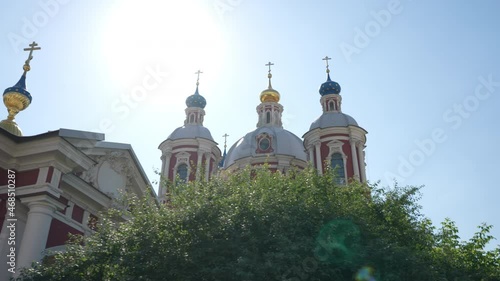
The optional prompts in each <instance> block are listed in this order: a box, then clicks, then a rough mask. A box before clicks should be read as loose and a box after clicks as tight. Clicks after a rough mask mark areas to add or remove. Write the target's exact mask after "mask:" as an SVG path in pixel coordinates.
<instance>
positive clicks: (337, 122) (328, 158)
mask: <svg viewBox="0 0 500 281" xmlns="http://www.w3.org/2000/svg"><path fill="white" fill-rule="evenodd" d="M323 60H324V61H325V62H326V74H327V75H326V82H324V83H323V84H321V86H320V88H319V94H320V104H321V108H322V111H323V113H322V114H321V116H320V117H319V118H318V119H317V120H316V121H314V122H312V124H311V126H310V127H309V131H307V132H306V133H305V134H304V135H303V139H304V140H302V139H300V138H299V137H297V136H296V135H295V134H294V133H292V132H290V131H287V130H285V129H284V128H283V123H282V120H281V116H282V113H283V110H284V107H283V105H281V104H280V103H279V101H280V93H279V92H278V91H277V90H275V89H274V88H273V87H272V84H271V78H272V74H271V66H272V65H273V63H271V62H269V63H267V64H266V66H268V68H269V69H268V75H267V77H268V80H269V81H268V87H267V89H264V90H263V91H262V92H261V93H260V104H259V105H257V108H256V111H257V117H258V118H257V128H256V129H255V130H253V131H251V132H249V133H247V134H246V135H245V136H243V137H242V138H240V139H239V140H238V141H236V143H234V144H233V145H232V146H231V148H230V149H229V151H228V152H227V154H226V144H224V153H223V155H222V158H221V155H220V150H219V149H218V148H217V143H216V142H215V141H214V139H213V138H212V136H211V134H210V131H209V130H208V129H207V128H205V127H203V123H202V122H203V116H204V115H205V111H204V108H205V105H206V101H205V99H204V98H203V97H202V96H201V95H199V93H198V85H199V82H198V81H197V83H196V91H195V94H194V95H192V96H190V97H188V98H187V100H186V105H187V108H186V120H185V121H184V126H183V127H180V128H177V129H176V130H174V132H173V133H172V134H171V135H170V136H169V137H168V138H167V140H165V141H164V142H163V143H162V144H160V147H159V149H160V150H161V151H162V157H161V159H162V163H163V165H162V175H161V176H162V182H163V184H162V185H161V188H160V190H161V191H160V197H161V198H162V200H165V195H166V194H167V191H166V185H165V182H170V183H174V182H175V181H176V177H177V178H178V179H180V180H195V179H200V178H201V177H202V176H204V179H205V180H208V179H209V177H210V176H211V175H213V174H214V173H216V172H217V169H216V167H215V164H216V163H217V162H216V161H217V159H221V160H220V162H219V168H220V170H223V171H234V170H237V169H242V168H244V167H246V166H257V165H263V164H267V165H268V167H269V169H271V170H272V171H280V172H282V173H286V172H287V171H288V170H289V169H290V168H292V167H294V168H297V169H304V168H305V167H307V166H308V165H311V166H312V167H314V168H315V169H316V170H317V171H318V173H319V174H322V173H323V172H324V171H325V169H326V168H327V167H333V168H335V169H336V170H335V171H336V173H337V183H339V184H345V183H347V182H348V181H349V180H350V179H352V180H356V181H360V182H366V172H365V153H364V148H365V144H366V134H367V131H366V130H365V129H363V128H362V127H360V126H359V125H358V123H357V122H356V120H354V118H352V117H351V116H349V115H347V114H345V113H343V112H342V96H341V95H340V90H341V88H340V85H339V84H338V83H337V82H335V81H333V80H332V79H331V78H330V68H329V64H328V61H329V60H330V58H329V57H325V58H323ZM199 73H200V71H198V72H197V74H198V78H199ZM226 136H227V134H226V135H225V136H224V137H226ZM200 165H201V166H202V167H200ZM202 168H204V175H200V174H199V171H200V170H202ZM165 179H166V181H165Z"/></svg>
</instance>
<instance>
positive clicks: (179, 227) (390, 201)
mask: <svg viewBox="0 0 500 281" xmlns="http://www.w3.org/2000/svg"><path fill="white" fill-rule="evenodd" d="M170 191H171V199H170V201H169V203H168V204H167V205H165V206H160V207H158V206H157V205H155V204H154V202H152V200H150V199H148V198H146V199H142V200H132V202H128V204H129V206H130V207H129V210H128V211H119V210H113V211H112V212H110V213H109V214H107V216H104V218H103V219H101V221H100V224H99V230H98V231H97V232H96V233H95V234H94V235H92V236H90V237H85V238H82V239H81V241H75V242H74V243H72V244H70V245H68V250H67V252H65V253H62V254H56V255H55V256H53V257H52V259H51V260H50V261H49V260H47V261H45V262H43V263H42V264H38V265H36V266H34V267H33V268H30V269H26V270H25V271H24V272H23V274H22V278H23V279H24V280H182V281H189V280H293V281H299V280H385V281H390V280H426V281H427V280H500V269H499V268H500V266H499V262H500V248H497V249H496V250H494V251H486V250H485V249H484V248H485V246H486V244H487V243H489V242H490V241H491V240H492V239H493V237H491V236H490V235H489V231H490V229H491V226H488V225H481V226H480V227H479V232H478V233H476V235H474V237H473V238H472V239H470V241H469V242H459V240H458V239H459V238H458V235H457V233H458V229H457V228H456V226H455V225H454V223H453V222H452V221H449V220H446V221H445V222H443V225H442V228H441V229H439V230H438V231H436V230H435V229H434V227H433V226H432V223H431V222H430V221H429V220H428V219H426V218H425V217H424V216H423V215H422V214H421V213H420V206H419V205H418V204H417V201H418V199H419V188H418V187H400V186H397V185H396V186H395V187H394V188H392V189H383V188H379V187H378V186H377V185H372V186H368V185H364V184H359V183H356V182H353V183H350V184H348V185H346V186H340V185H336V184H335V181H334V172H333V171H330V172H328V173H326V174H325V175H323V176H318V175H317V174H316V173H315V171H313V170H312V169H307V170H305V171H300V172H298V171H290V172H289V173H288V174H287V175H283V174H281V173H272V172H269V171H268V170H267V169H266V167H263V168H262V169H258V170H250V169H246V170H243V171H240V172H238V173H235V174H231V175H226V176H222V177H220V178H215V179H213V180H211V181H210V182H191V183H188V184H180V185H178V186H176V187H172V188H171V189H170ZM124 212H125V213H124ZM123 215H127V216H130V218H131V219H130V220H127V221H121V222H119V221H120V220H117V218H119V217H121V216H123Z"/></svg>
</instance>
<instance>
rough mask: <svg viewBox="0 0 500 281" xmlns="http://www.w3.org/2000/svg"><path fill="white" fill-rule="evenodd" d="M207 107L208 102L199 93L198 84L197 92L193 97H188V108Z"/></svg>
mask: <svg viewBox="0 0 500 281" xmlns="http://www.w3.org/2000/svg"><path fill="white" fill-rule="evenodd" d="M206 105H207V101H206V100H205V98H204V97H203V96H202V95H200V93H198V83H196V91H195V92H194V94H193V95H191V96H189V97H187V99H186V106H187V107H199V108H205V106H206Z"/></svg>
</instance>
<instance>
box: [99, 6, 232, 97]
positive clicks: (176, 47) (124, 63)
mask: <svg viewBox="0 0 500 281" xmlns="http://www.w3.org/2000/svg"><path fill="white" fill-rule="evenodd" d="M102 31H103V33H102V38H103V39H102V44H103V52H104V54H105V57H106V61H105V63H106V65H107V68H108V69H109V75H110V78H111V79H112V80H113V83H121V85H122V86H125V87H132V86H133V83H137V82H138V81H139V82H140V81H141V80H142V79H143V76H144V75H145V69H146V68H147V67H152V68H155V67H157V68H159V69H161V70H162V71H165V72H169V73H170V76H169V78H167V79H166V83H167V85H162V89H165V88H167V89H171V90H172V93H176V94H175V95H168V97H165V98H169V99H170V102H172V100H171V99H172V98H179V99H185V95H179V92H178V90H179V89H184V91H189V90H190V89H186V85H193V89H192V90H193V91H194V86H195V84H194V83H195V81H196V77H195V75H194V72H195V71H196V70H197V69H202V70H203V71H204V72H205V73H208V72H209V73H210V76H212V75H217V72H218V71H219V66H220V65H221V60H222V59H223V56H222V54H223V47H224V46H223V44H222V35H221V32H220V31H219V29H218V27H217V25H216V19H214V18H213V15H211V14H210V13H209V11H206V10H205V9H204V7H203V6H202V5H201V4H200V3H199V2H197V1H193V0H188V1H186V0H183V1H160V0H146V1H119V2H117V4H116V7H113V9H112V11H111V12H110V16H109V18H108V19H107V22H106V24H105V26H104V28H103V30H102ZM129 83H130V84H129ZM186 94H187V92H186Z"/></svg>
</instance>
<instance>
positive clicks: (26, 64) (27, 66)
mask: <svg viewBox="0 0 500 281" xmlns="http://www.w3.org/2000/svg"><path fill="white" fill-rule="evenodd" d="M28 46H30V48H24V50H25V51H30V54H29V55H28V59H27V60H26V61H25V62H24V65H23V70H24V74H26V72H28V71H30V69H31V67H30V61H31V60H32V59H33V51H35V50H41V49H42V48H40V47H37V46H38V44H37V43H36V42H35V41H33V43H31V44H29V45H28Z"/></svg>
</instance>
